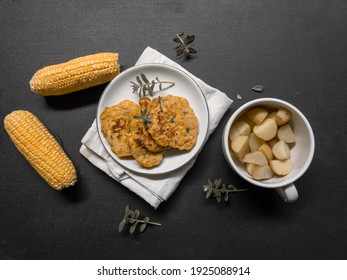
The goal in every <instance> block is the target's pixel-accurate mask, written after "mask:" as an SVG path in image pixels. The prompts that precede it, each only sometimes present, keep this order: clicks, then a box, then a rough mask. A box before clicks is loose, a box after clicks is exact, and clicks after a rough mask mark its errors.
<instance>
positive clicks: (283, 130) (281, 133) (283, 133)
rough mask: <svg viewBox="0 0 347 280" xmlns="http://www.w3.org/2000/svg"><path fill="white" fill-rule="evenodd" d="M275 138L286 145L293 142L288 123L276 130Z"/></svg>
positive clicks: (293, 137)
mask: <svg viewBox="0 0 347 280" xmlns="http://www.w3.org/2000/svg"><path fill="white" fill-rule="evenodd" d="M277 137H278V139H280V140H283V141H284V142H286V143H294V142H295V136H294V133H293V130H292V128H291V126H290V125H289V124H288V123H287V124H284V125H282V126H280V127H279V128H278V130H277Z"/></svg>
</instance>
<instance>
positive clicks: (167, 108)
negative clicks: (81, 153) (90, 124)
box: [100, 95, 199, 168]
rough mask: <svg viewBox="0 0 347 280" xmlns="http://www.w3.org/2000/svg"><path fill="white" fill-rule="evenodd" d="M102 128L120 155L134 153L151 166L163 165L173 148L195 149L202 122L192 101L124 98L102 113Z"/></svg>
mask: <svg viewBox="0 0 347 280" xmlns="http://www.w3.org/2000/svg"><path fill="white" fill-rule="evenodd" d="M100 118H101V130H102V133H103V134H104V136H105V138H106V139H107V141H108V142H109V143H110V146H111V150H112V151H113V152H114V153H115V154H116V155H117V156H119V157H127V156H132V157H133V158H134V159H135V160H136V161H137V162H138V163H139V164H141V165H142V166H144V167H146V168H150V167H153V166H156V165H158V164H160V162H161V161H162V159H163V156H164V153H165V151H166V150H167V149H169V148H177V149H179V150H188V151H189V150H191V149H192V148H193V147H194V145H195V143H196V139H197V135H198V130H199V123H198V119H197V117H196V116H195V114H194V111H193V109H192V108H191V107H190V106H189V103H188V101H187V100H186V99H185V98H183V97H179V96H173V95H167V96H164V97H158V98H154V99H153V100H152V101H151V100H150V99H148V98H141V99H140V100H139V104H136V103H134V102H132V101H130V100H124V101H122V102H120V103H118V104H116V105H114V106H112V107H107V108H106V109H105V110H104V111H103V112H102V113H101V116H100Z"/></svg>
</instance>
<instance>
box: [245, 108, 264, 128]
mask: <svg viewBox="0 0 347 280" xmlns="http://www.w3.org/2000/svg"><path fill="white" fill-rule="evenodd" d="M268 114H269V112H268V111H267V110H265V109H264V108H261V107H255V108H252V109H249V110H248V111H247V113H246V115H247V117H248V118H249V119H250V120H251V121H252V122H254V123H255V124H261V123H262V122H263V120H265V118H266V116H267V115H268Z"/></svg>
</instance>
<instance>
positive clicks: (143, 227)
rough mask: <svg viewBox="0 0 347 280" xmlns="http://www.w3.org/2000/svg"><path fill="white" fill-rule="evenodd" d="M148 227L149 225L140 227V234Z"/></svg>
mask: <svg viewBox="0 0 347 280" xmlns="http://www.w3.org/2000/svg"><path fill="white" fill-rule="evenodd" d="M146 227H147V223H146V224H142V225H141V226H140V232H144V231H145V229H146Z"/></svg>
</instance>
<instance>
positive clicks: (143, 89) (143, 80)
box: [130, 73, 175, 98]
mask: <svg viewBox="0 0 347 280" xmlns="http://www.w3.org/2000/svg"><path fill="white" fill-rule="evenodd" d="M136 81H137V83H136V82H132V81H130V83H131V88H132V89H133V93H137V94H138V95H139V97H140V98H141V97H142V96H146V93H148V94H149V95H150V96H153V93H154V89H155V86H156V85H158V87H159V91H162V90H164V89H168V88H170V87H173V86H174V85H175V83H174V82H168V81H161V80H159V78H158V77H156V78H155V80H152V81H149V79H148V78H147V77H146V75H145V74H143V73H140V75H139V76H136ZM164 84H167V86H166V87H163V85H164Z"/></svg>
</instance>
